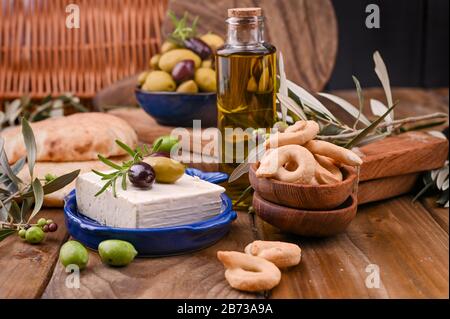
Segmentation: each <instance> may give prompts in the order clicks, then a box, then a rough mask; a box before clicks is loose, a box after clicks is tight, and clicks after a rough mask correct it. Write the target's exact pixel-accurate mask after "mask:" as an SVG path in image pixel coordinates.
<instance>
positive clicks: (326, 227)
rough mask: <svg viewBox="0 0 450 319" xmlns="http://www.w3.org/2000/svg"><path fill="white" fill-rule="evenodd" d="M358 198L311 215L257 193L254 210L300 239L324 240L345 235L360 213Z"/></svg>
mask: <svg viewBox="0 0 450 319" xmlns="http://www.w3.org/2000/svg"><path fill="white" fill-rule="evenodd" d="M357 206H358V205H357V200H356V195H354V194H352V195H351V196H350V197H349V198H348V199H347V200H346V201H345V203H344V204H342V205H341V206H340V207H338V208H337V209H335V210H328V211H311V210H309V211H308V210H300V209H294V208H289V207H284V206H279V205H277V204H273V203H271V202H268V201H266V200H264V199H262V198H261V197H260V195H259V194H258V193H257V192H255V193H254V194H253V208H254V209H255V212H256V214H257V215H258V216H259V217H260V218H261V219H262V220H264V221H266V222H267V223H269V224H271V225H273V226H275V227H278V228H279V229H281V230H283V231H286V232H289V233H293V234H297V235H300V236H310V237H325V236H331V235H336V234H338V233H341V232H343V231H344V230H345V229H346V228H347V226H348V225H349V224H350V222H351V221H352V220H353V218H354V217H355V216H356V211H357Z"/></svg>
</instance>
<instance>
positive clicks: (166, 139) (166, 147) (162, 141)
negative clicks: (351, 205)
mask: <svg viewBox="0 0 450 319" xmlns="http://www.w3.org/2000/svg"><path fill="white" fill-rule="evenodd" d="M177 144H178V139H177V138H176V137H174V136H170V135H166V136H160V137H158V138H157V139H156V140H155V142H154V143H153V149H152V151H153V152H164V153H169V154H170V151H171V150H172V148H173V147H174V146H176V145H177Z"/></svg>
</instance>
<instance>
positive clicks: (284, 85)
mask: <svg viewBox="0 0 450 319" xmlns="http://www.w3.org/2000/svg"><path fill="white" fill-rule="evenodd" d="M278 70H279V72H280V87H279V89H278V94H280V95H282V96H286V97H288V94H289V90H288V87H287V78H286V72H285V71H284V59H283V54H282V53H281V52H280V54H279V60H278ZM278 94H277V96H278ZM280 106H281V119H282V121H283V122H285V123H286V117H287V111H288V109H287V107H286V105H285V104H284V103H280Z"/></svg>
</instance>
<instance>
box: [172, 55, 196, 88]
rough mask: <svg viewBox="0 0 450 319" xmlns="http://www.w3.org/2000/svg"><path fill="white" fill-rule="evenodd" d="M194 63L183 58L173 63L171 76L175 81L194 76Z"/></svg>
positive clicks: (179, 81)
mask: <svg viewBox="0 0 450 319" xmlns="http://www.w3.org/2000/svg"><path fill="white" fill-rule="evenodd" d="M194 74H195V63H194V61H192V60H183V61H180V62H178V63H177V64H175V66H174V67H173V69H172V77H173V79H174V80H175V82H177V83H181V82H184V81H187V80H190V79H193V78H194Z"/></svg>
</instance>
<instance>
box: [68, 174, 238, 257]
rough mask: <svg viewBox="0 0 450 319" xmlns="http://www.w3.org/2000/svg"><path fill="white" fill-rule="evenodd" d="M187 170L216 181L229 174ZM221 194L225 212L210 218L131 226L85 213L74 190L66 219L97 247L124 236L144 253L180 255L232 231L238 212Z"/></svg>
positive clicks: (81, 237) (89, 244) (72, 231)
mask: <svg viewBox="0 0 450 319" xmlns="http://www.w3.org/2000/svg"><path fill="white" fill-rule="evenodd" d="M186 173H187V174H188V175H191V176H198V177H199V178H201V179H203V180H206V181H209V182H212V183H220V182H223V181H225V180H226V179H227V178H228V176H227V175H226V174H224V173H219V172H217V173H207V172H202V171H200V170H196V169H191V168H189V169H187V170H186ZM221 198H222V209H221V213H220V214H219V215H217V216H215V217H213V218H210V219H208V220H205V221H202V222H197V223H193V224H189V225H182V226H174V227H161V228H138V229H137V228H131V229H130V228H114V227H108V226H104V225H101V224H99V223H98V222H96V221H95V220H92V219H90V218H88V217H86V216H84V215H82V214H81V213H80V212H79V211H78V209H77V203H76V197H75V190H73V191H72V192H71V193H70V194H69V195H68V196H67V197H66V199H65V205H64V215H65V223H66V227H67V229H68V231H69V233H70V235H71V236H72V237H73V238H74V239H76V240H78V241H79V242H81V243H83V244H84V245H86V246H87V247H89V248H91V249H93V250H97V247H98V245H99V244H100V242H102V241H104V240H107V239H121V240H125V241H128V242H130V243H132V244H133V245H134V247H135V248H136V250H137V251H138V253H139V256H141V257H143V256H153V257H157V256H168V255H177V254H183V253H188V252H192V251H196V250H199V249H202V248H205V247H208V246H211V245H213V244H214V243H216V242H217V241H218V240H220V239H221V238H222V237H223V236H225V235H226V234H227V233H228V231H229V230H230V226H231V222H232V221H233V220H235V219H236V217H237V215H236V212H235V211H233V208H232V204H231V200H230V199H229V198H228V196H226V195H225V194H222V195H221Z"/></svg>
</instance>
